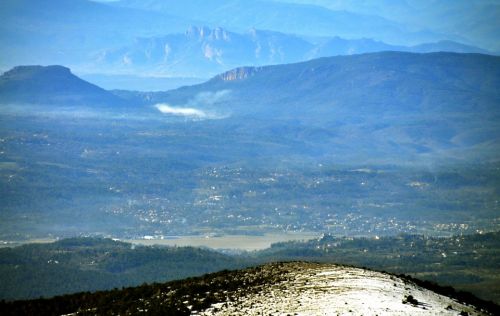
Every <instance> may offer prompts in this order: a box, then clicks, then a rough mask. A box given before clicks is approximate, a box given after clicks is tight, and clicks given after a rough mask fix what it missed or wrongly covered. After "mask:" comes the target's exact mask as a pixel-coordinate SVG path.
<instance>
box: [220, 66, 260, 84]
mask: <svg viewBox="0 0 500 316" xmlns="http://www.w3.org/2000/svg"><path fill="white" fill-rule="evenodd" d="M261 70H262V67H240V68H236V69H232V70H229V71H227V72H225V73H222V74H220V75H218V76H217V77H215V78H216V79H220V80H222V81H236V80H244V79H246V78H249V77H252V76H253V75H255V74H256V73H258V72H259V71H261Z"/></svg>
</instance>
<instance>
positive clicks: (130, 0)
mask: <svg viewBox="0 0 500 316" xmlns="http://www.w3.org/2000/svg"><path fill="white" fill-rule="evenodd" d="M290 2H300V1H292V0H289V1H268V0H258V1H243V0H220V1H216V2H214V1H210V2H207V1H201V0H187V1H182V2H179V1H170V0H168V1H158V0H148V1H136V0H121V1H113V2H96V1H88V0H74V1H73V0H54V1H49V0H40V1H31V0H19V1H17V0H6V1H3V2H2V3H1V4H0V18H1V20H2V21H3V23H2V24H1V25H0V45H1V46H2V51H1V52H0V68H3V69H8V68H12V67H13V66H15V65H20V64H24V65H26V64H64V65H67V66H70V67H71V68H72V69H73V70H74V71H75V72H76V73H78V74H82V75H94V76H95V75H99V74H101V75H102V74H106V75H108V76H109V75H120V76H123V75H127V76H128V77H127V82H125V83H124V84H122V85H121V86H117V85H114V84H109V82H108V81H107V80H106V79H103V77H102V76H101V77H99V78H101V79H103V80H102V81H101V82H102V83H103V84H106V85H107V86H108V87H116V88H122V89H123V88H127V87H130V85H134V84H135V85H137V87H138V88H137V89H140V90H143V91H145V90H148V87H151V88H149V89H154V90H158V88H157V81H155V80H154V79H151V80H149V79H148V80H149V81H148V80H145V81H141V78H145V77H153V78H154V77H158V76H161V77H193V76H196V77H198V78H209V77H211V76H213V75H215V74H216V73H219V72H223V71H226V70H229V69H231V68H234V67H239V66H260V65H266V64H279V63H291V62H299V61H304V60H309V59H313V58H317V57H323V56H333V55H339V54H355V53H365V52H374V51H382V50H400V51H411V52H431V51H454V52H477V53H487V51H485V50H482V49H481V48H476V47H474V45H473V44H471V43H475V42H474V41H471V40H470V38H471V37H474V38H480V39H481V40H480V41H478V42H477V43H479V46H481V47H486V48H488V49H490V50H492V51H493V52H496V51H497V50H498V49H497V48H496V46H495V44H494V43H493V42H494V41H493V40H492V38H493V37H494V35H492V31H491V30H492V29H493V30H495V25H496V24H495V23H493V22H491V23H489V22H488V21H494V20H495V19H494V18H495V16H496V15H495V14H496V13H495V12H497V11H496V10H495V8H496V6H495V5H494V4H488V3H486V2H485V3H480V4H475V5H466V4H463V3H462V2H460V3H458V2H457V3H455V2H453V3H448V7H449V9H446V8H447V7H446V6H444V5H441V4H440V5H437V4H436V5H434V6H435V7H436V10H437V12H436V15H437V16H438V17H434V16H432V14H431V13H428V14H427V13H426V14H424V13H425V12H433V10H431V9H432V8H433V7H434V6H432V5H431V4H429V3H427V2H429V1H426V3H427V5H423V4H422V5H419V4H416V3H406V2H408V1H404V2H402V3H396V4H388V3H386V4H385V5H387V7H388V8H389V7H390V8H395V11H397V12H401V14H402V16H406V17H407V19H406V20H408V21H410V20H411V23H410V22H408V23H407V22H406V20H405V19H402V18H400V17H399V16H391V15H388V12H389V11H390V10H389V11H388V9H387V10H386V8H385V7H383V6H381V5H380V4H376V3H375V4H374V3H371V2H369V1H368V2H363V3H362V4H346V3H343V2H335V3H327V2H324V1H319V0H318V1H312V0H311V1H309V0H304V1H302V2H304V3H302V4H300V3H290ZM312 4H314V5H312ZM370 8H372V10H371V11H370V10H369V9H370ZM453 8H455V9H456V11H457V12H465V11H467V12H465V13H467V14H466V16H467V21H468V22H467V24H466V25H457V23H455V24H454V23H452V22H453V21H455V20H457V18H456V15H457V13H456V12H455V11H453ZM488 8H489V9H488ZM396 9H397V10H396ZM424 9H425V10H424ZM438 9H439V10H438ZM468 9H470V10H468ZM412 12H416V14H417V13H418V16H419V17H421V18H422V19H423V20H426V21H427V20H428V21H430V22H429V23H427V24H426V23H422V21H420V22H421V23H417V22H419V21H415V19H410V18H409V16H411V13H412ZM446 12H448V13H449V14H448V15H449V16H450V17H451V18H450V19H451V20H452V21H448V20H447V15H446V14H445V13H446ZM368 13H370V14H368ZM378 13H380V15H376V14H378ZM465 13H464V14H465ZM480 13H481V14H480ZM486 13H487V14H486ZM479 15H480V16H481V19H479V20H480V21H481V22H480V23H479V22H478V23H476V24H474V25H472V24H471V23H472V22H471V21H473V20H474V19H473V18H472V17H477V16H479ZM388 17H390V18H391V19H389V18H388ZM417 20H418V19H417ZM479 20H478V21H479ZM130 21H133V23H130ZM440 21H444V22H443V23H439V22H440ZM431 22H432V23H431ZM193 25H197V26H198V27H191V28H190V26H193ZM203 25H206V27H201V26H203ZM434 26H435V27H434ZM187 29H189V31H187V32H185V30H187ZM248 30H251V31H248ZM456 30H460V31H456ZM469 30H471V31H470V32H466V31H469ZM184 32H185V33H184ZM200 33H202V34H203V35H201V36H200ZM462 33H464V34H465V33H466V34H468V35H469V37H467V38H466V37H464V36H462V35H463V34H462ZM217 34H218V35H222V37H220V36H218V35H217ZM473 35H474V36H473ZM482 35H484V36H482ZM229 39H230V40H229ZM423 43H431V44H423ZM459 43H460V44H459ZM462 43H466V44H467V45H464V44H462ZM492 43H493V44H492ZM476 46H477V45H476ZM34 52H36V53H34ZM132 76H135V77H132ZM122 78H123V77H122ZM148 82H150V84H148ZM171 82H172V83H173V82H175V81H171ZM179 82H182V80H180V81H179ZM178 85H180V83H179V84H178Z"/></svg>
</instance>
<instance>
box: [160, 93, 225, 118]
mask: <svg viewBox="0 0 500 316" xmlns="http://www.w3.org/2000/svg"><path fill="white" fill-rule="evenodd" d="M229 94H230V91H229V90H220V91H215V92H211V91H206V92H200V93H198V94H196V95H195V96H194V97H193V98H191V99H189V100H188V101H187V102H186V103H185V104H184V105H182V106H172V105H170V104H167V103H158V104H156V105H155V107H156V109H158V111H160V112H161V113H163V114H168V115H175V116H183V117H188V118H192V119H200V120H202V119H222V118H226V117H228V114H227V113H226V114H221V112H220V110H219V109H217V110H215V107H214V105H215V104H216V103H218V102H221V101H224V100H225V99H226V98H227V97H228V96H229ZM200 108H203V110H201V109H200Z"/></svg>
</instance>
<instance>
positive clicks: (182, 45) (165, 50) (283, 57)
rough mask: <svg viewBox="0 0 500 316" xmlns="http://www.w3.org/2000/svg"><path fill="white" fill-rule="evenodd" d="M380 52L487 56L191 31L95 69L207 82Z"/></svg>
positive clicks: (116, 55) (430, 46) (114, 55)
mask: <svg viewBox="0 0 500 316" xmlns="http://www.w3.org/2000/svg"><path fill="white" fill-rule="evenodd" d="M379 51H408V52H419V53H427V52H439V51H450V52H460V53H487V52H486V51H485V50H482V49H479V48H476V47H472V46H467V45H463V44H460V43H456V42H452V41H441V42H436V43H426V44H420V45H416V46H411V47H407V46H395V45H389V44H386V43H383V42H379V41H375V40H372V39H351V40H348V39H343V38H340V37H334V38H321V39H320V38H316V39H312V40H306V39H304V38H301V37H298V36H294V35H289V34H285V33H279V32H271V31H262V30H256V29H252V30H250V31H248V32H246V33H234V32H230V31H227V30H226V29H223V28H214V29H212V28H209V27H190V28H189V29H188V30H187V31H186V32H185V33H184V34H172V35H167V36H163V37H153V38H140V39H137V40H135V41H134V42H133V43H132V44H130V45H128V46H124V47H122V48H119V49H110V50H104V51H102V52H100V53H99V54H98V55H97V57H95V60H96V63H95V65H93V66H92V67H94V68H95V71H96V72H97V71H99V70H98V69H106V71H110V72H114V73H120V72H122V73H127V74H133V73H143V74H149V75H156V76H158V75H174V76H189V77H205V78H206V77H209V76H214V75H215V74H217V73H220V72H224V71H227V70H229V69H232V68H236V67H239V66H241V65H255V66H262V65H271V64H284V63H295V62H300V61H305V60H310V59H314V58H318V57H328V56H335V55H352V54H360V53H369V52H379Z"/></svg>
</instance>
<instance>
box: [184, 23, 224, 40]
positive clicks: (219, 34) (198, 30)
mask: <svg viewBox="0 0 500 316" xmlns="http://www.w3.org/2000/svg"><path fill="white" fill-rule="evenodd" d="M185 34H186V36H187V37H188V38H198V39H200V40H203V39H209V40H224V41H227V40H229V38H230V33H229V32H228V31H226V30H225V29H223V28H222V27H215V28H209V27H207V26H190V27H189V28H188V29H187V30H186V33H185Z"/></svg>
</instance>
